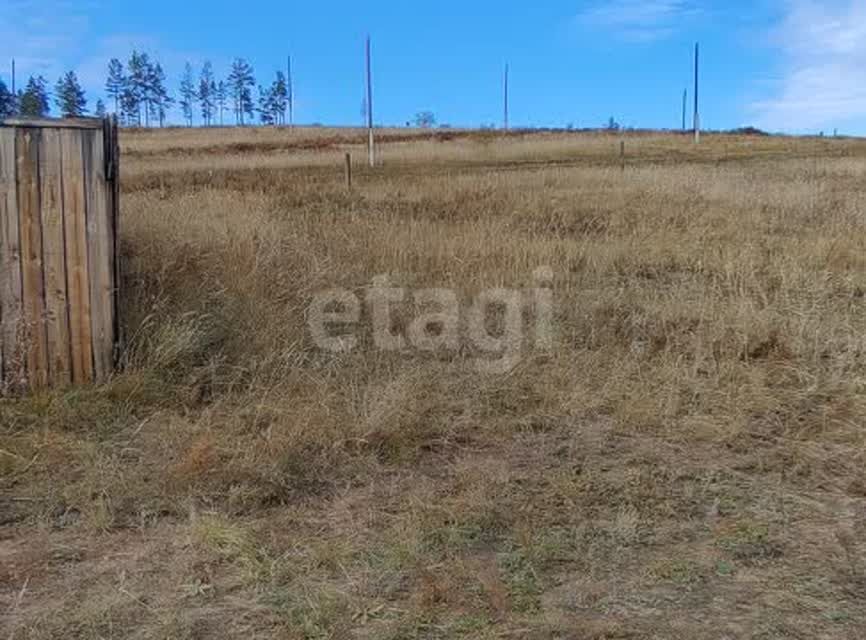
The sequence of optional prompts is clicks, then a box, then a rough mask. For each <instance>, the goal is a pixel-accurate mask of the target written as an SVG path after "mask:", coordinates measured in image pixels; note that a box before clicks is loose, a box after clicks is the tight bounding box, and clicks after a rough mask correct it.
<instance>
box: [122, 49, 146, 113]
mask: <svg viewBox="0 0 866 640" xmlns="http://www.w3.org/2000/svg"><path fill="white" fill-rule="evenodd" d="M147 66H148V60H147V57H146V54H140V53H138V51H133V52H132V55H131V56H130V57H129V62H128V63H127V65H126V69H127V72H128V73H127V76H126V83H125V86H124V89H123V96H122V101H123V102H124V103H125V109H126V116H127V118H133V119H134V122H135V124H136V125H137V126H139V127H140V126H141V110H142V107H143V106H144V98H145V91H146V87H147V82H148V78H147V71H148V70H147ZM129 124H132V122H130V123H129Z"/></svg>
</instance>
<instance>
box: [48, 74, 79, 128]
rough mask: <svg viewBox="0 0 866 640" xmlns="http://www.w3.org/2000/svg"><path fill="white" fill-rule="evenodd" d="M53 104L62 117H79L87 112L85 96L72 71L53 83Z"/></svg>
mask: <svg viewBox="0 0 866 640" xmlns="http://www.w3.org/2000/svg"><path fill="white" fill-rule="evenodd" d="M54 104H56V105H57V109H58V110H59V111H60V115H61V116H62V117H64V118H79V117H81V116H83V115H84V114H85V113H87V98H86V97H85V96H84V90H83V89H82V88H81V85H80V84H78V76H76V75H75V72H74V71H70V72H68V73H67V74H66V75H65V76H63V77H62V78H60V80H58V81H57V84H56V85H54Z"/></svg>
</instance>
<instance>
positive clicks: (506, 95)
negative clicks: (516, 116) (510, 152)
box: [503, 63, 508, 131]
mask: <svg viewBox="0 0 866 640" xmlns="http://www.w3.org/2000/svg"><path fill="white" fill-rule="evenodd" d="M503 123H504V129H505V130H506V131H508V64H507V63H506V65H505V109H504V118H503Z"/></svg>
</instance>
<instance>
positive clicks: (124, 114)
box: [0, 51, 293, 127]
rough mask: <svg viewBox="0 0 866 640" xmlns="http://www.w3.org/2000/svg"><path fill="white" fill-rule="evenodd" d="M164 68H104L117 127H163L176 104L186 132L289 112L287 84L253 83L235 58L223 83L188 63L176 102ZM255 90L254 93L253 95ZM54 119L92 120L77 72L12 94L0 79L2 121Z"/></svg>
mask: <svg viewBox="0 0 866 640" xmlns="http://www.w3.org/2000/svg"><path fill="white" fill-rule="evenodd" d="M166 83H167V80H166V74H165V71H164V70H163V68H162V65H161V64H160V63H159V62H158V61H156V60H153V59H152V58H151V57H150V56H149V55H148V54H147V53H141V52H138V51H133V52H132V55H130V57H129V60H127V61H126V63H125V64H124V63H123V62H121V61H120V60H119V59H117V58H112V59H111V61H109V63H108V70H107V77H106V81H105V95H106V96H107V98H108V100H109V101H110V105H109V106H110V107H112V108H113V112H114V113H115V114H117V117H118V118H119V120H120V123H121V124H122V125H124V126H129V127H150V126H155V125H158V126H164V125H165V123H166V119H167V116H168V113H169V110H170V109H171V108H172V107H173V106H174V105H175V104H176V105H177V106H178V108H179V109H180V113H181V114H182V116H183V119H184V122H185V124H186V125H187V126H193V125H194V124H195V123H196V120H197V119H198V120H199V122H200V123H201V124H202V125H204V126H212V125H216V124H219V125H224V124H226V119H227V116H226V114H228V118H233V121H234V123H235V124H236V125H240V126H243V125H245V124H252V123H253V122H255V119H256V118H258V119H259V121H260V122H261V123H262V124H273V125H282V124H285V123H286V117H287V114H288V113H290V112H291V108H292V99H293V98H292V87H291V80H290V79H289V78H287V77H286V74H285V73H283V72H282V71H278V72H277V73H276V75H275V77H274V79H273V80H272V82H271V83H270V85H267V86H263V85H260V84H258V83H257V81H256V78H255V73H254V71H253V67H252V65H250V64H249V62H247V61H246V60H244V59H243V58H236V59H235V60H234V62H232V65H231V68H230V70H229V73H228V75H227V76H226V77H225V79H218V78H217V76H216V74H215V72H214V68H213V65H212V64H211V63H210V62H205V63H204V64H203V65H202V67H201V69H200V70H198V72H196V70H194V69H193V67H192V65H191V64H190V63H186V65H185V67H184V71H183V74H182V76H181V78H180V82H179V85H178V91H177V95H176V97H175V96H173V95H172V93H171V91H170V90H169V89H168V87H167V84H166ZM256 87H258V93H257V95H256V96H254V95H253V93H254V91H255V90H256ZM52 97H53V102H54V105H55V107H56V113H57V114H59V115H60V116H62V117H65V118H74V117H81V116H85V115H90V114H91V112H90V111H89V109H88V103H87V97H86V95H85V92H84V89H83V88H82V87H81V84H80V83H79V81H78V78H77V76H76V75H75V72H73V71H70V72H68V73H66V74H64V75H63V76H62V77H61V78H60V79H59V80H58V81H57V83H56V84H55V85H54V88H53V94H52V92H51V91H50V90H49V86H48V81H47V80H46V79H45V78H44V77H43V76H41V75H39V76H31V77H30V78H29V79H28V80H27V83H26V85H25V87H24V89H21V90H18V91H16V92H13V91H11V90H10V89H9V88H8V87H7V85H6V84H5V83H4V82H3V80H2V79H0V118H8V117H13V116H21V117H28V118H42V117H47V116H49V115H51V114H52V109H51V101H52ZM106 112H107V107H106V105H105V103H104V102H103V101H102V100H97V101H96V103H95V105H94V109H93V111H92V114H93V115H95V116H97V117H102V116H104V115H105V114H106Z"/></svg>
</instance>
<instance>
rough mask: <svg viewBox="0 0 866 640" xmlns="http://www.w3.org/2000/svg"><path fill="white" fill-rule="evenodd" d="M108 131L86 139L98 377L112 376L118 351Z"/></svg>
mask: <svg viewBox="0 0 866 640" xmlns="http://www.w3.org/2000/svg"><path fill="white" fill-rule="evenodd" d="M105 168H106V163H105V133H104V131H103V130H101V129H100V130H94V131H88V132H86V134H85V138H84V173H85V181H86V182H85V189H86V191H85V192H86V194H87V253H88V260H89V263H90V315H91V327H92V332H93V364H94V373H95V375H96V380H97V381H99V382H104V381H105V380H107V379H108V377H109V375H111V370H112V355H113V350H114V335H113V334H114V331H113V325H114V319H113V318H112V299H113V296H114V270H113V262H114V260H113V245H112V241H111V223H112V221H111V219H110V218H109V214H110V211H111V209H110V206H109V205H110V194H111V192H110V188H109V184H108V182H107V180H106V175H105Z"/></svg>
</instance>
